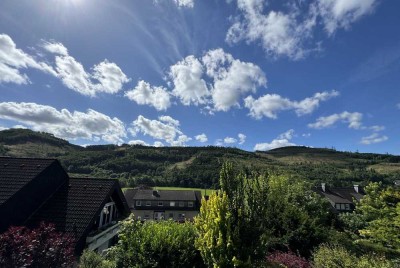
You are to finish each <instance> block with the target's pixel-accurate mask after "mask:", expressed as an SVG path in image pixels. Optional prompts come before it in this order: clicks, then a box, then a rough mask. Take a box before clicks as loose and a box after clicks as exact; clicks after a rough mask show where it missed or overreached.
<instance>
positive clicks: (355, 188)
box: [354, 184, 359, 193]
mask: <svg viewBox="0 0 400 268" xmlns="http://www.w3.org/2000/svg"><path fill="white" fill-rule="evenodd" d="M354 191H356V192H357V193H358V191H359V189H358V185H356V184H355V185H354Z"/></svg>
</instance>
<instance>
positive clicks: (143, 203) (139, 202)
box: [136, 200, 194, 208]
mask: <svg viewBox="0 0 400 268" xmlns="http://www.w3.org/2000/svg"><path fill="white" fill-rule="evenodd" d="M151 205H152V204H151V201H150V200H148V201H142V200H136V206H137V207H141V206H146V207H151ZM168 205H169V206H170V207H176V206H177V205H178V206H179V207H185V202H182V201H179V202H177V201H169V202H168V201H157V206H159V207H164V206H168ZM187 206H188V207H189V208H192V207H193V206H194V203H193V202H190V201H189V202H187Z"/></svg>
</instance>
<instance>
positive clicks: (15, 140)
mask: <svg viewBox="0 0 400 268" xmlns="http://www.w3.org/2000/svg"><path fill="white" fill-rule="evenodd" d="M0 155H4V156H14V157H53V158H57V159H59V160H60V162H61V163H62V165H63V166H64V167H65V168H66V170H67V171H68V172H69V173H70V174H71V175H73V176H94V177H99V178H102V177H104V178H106V177H107V178H109V177H111V178H118V179H120V181H121V183H122V184H123V186H134V185H137V184H143V183H144V184H149V185H158V186H182V187H217V184H218V177H219V170H220V167H221V165H222V163H223V162H225V161H231V162H233V163H234V164H235V166H236V167H237V169H238V170H244V172H248V173H250V172H258V173H262V172H274V173H277V174H288V175H290V176H296V177H301V178H304V179H308V180H310V181H311V182H313V183H320V182H322V181H324V182H328V183H330V184H334V185H350V184H352V183H354V182H355V183H360V184H365V183H367V182H369V181H383V182H384V183H390V182H391V181H393V180H395V179H398V178H400V156H396V155H390V154H375V153H358V152H342V151H337V150H335V149H333V148H311V147H305V146H290V147H282V148H276V149H273V150H270V151H265V152H264V151H256V152H248V151H245V150H241V149H239V148H233V147H217V146H206V147H151V146H142V145H128V144H122V145H112V144H109V145H91V146H87V147H82V146H79V145H74V144H71V143H70V142H68V141H66V140H64V139H61V138H58V137H55V136H54V135H52V134H49V133H44V132H35V131H32V130H29V129H8V130H3V131H0Z"/></svg>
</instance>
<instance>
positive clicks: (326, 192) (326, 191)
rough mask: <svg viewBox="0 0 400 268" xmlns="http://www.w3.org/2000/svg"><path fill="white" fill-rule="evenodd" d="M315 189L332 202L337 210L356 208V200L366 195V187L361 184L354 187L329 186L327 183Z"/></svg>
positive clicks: (346, 210) (344, 210) (349, 210)
mask: <svg viewBox="0 0 400 268" xmlns="http://www.w3.org/2000/svg"><path fill="white" fill-rule="evenodd" d="M315 191H316V192H317V193H318V194H320V195H321V196H322V197H324V198H326V199H327V200H328V201H329V203H331V205H332V208H333V210H334V211H335V212H351V211H353V210H354V209H355V201H359V200H360V199H361V198H362V197H363V196H364V195H365V192H364V189H363V188H362V187H361V186H359V185H354V186H353V187H328V186H327V185H326V183H321V186H319V187H316V188H315Z"/></svg>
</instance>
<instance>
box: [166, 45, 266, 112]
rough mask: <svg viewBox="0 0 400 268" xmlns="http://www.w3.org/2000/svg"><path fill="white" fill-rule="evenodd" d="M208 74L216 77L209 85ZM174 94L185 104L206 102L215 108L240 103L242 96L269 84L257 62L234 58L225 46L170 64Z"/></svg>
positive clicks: (223, 109)
mask: <svg viewBox="0 0 400 268" xmlns="http://www.w3.org/2000/svg"><path fill="white" fill-rule="evenodd" d="M206 77H208V78H211V79H212V83H211V84H210V85H209V86H208V85H207V83H206V81H205V79H206ZM169 78H170V79H171V82H172V84H173V90H172V94H173V95H174V96H176V97H177V98H179V99H180V101H181V103H182V104H184V105H196V106H197V105H204V106H205V109H207V110H209V111H210V112H211V113H213V111H228V110H229V109H230V108H231V107H232V106H238V107H239V106H240V103H239V102H240V97H241V96H242V95H244V94H246V93H249V92H252V93H255V92H256V90H257V87H260V86H266V83H267V79H266V77H265V74H264V72H263V71H262V70H261V69H260V67H258V66H257V65H255V64H253V63H250V62H242V61H240V60H238V59H234V58H233V57H232V55H231V54H228V53H225V52H224V50H222V49H221V48H219V49H215V50H210V51H208V52H206V53H205V54H204V56H203V57H202V58H201V59H198V58H196V57H194V56H193V55H190V56H187V57H186V58H185V59H183V60H182V61H179V62H177V63H176V64H174V65H172V66H171V67H170V71H169Z"/></svg>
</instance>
